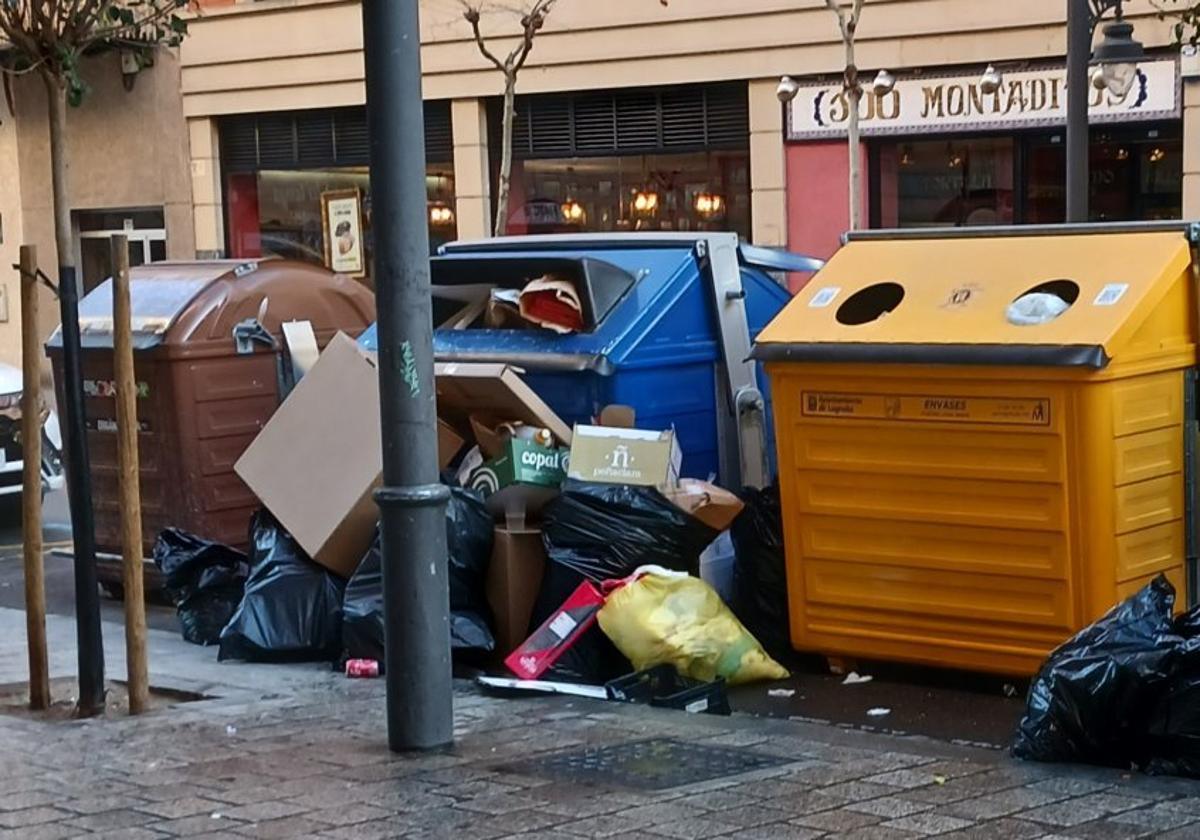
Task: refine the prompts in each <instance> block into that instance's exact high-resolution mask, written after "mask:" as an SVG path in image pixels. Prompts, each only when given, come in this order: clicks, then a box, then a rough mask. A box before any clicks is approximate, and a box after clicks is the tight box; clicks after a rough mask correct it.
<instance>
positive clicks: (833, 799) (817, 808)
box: [762, 790, 850, 815]
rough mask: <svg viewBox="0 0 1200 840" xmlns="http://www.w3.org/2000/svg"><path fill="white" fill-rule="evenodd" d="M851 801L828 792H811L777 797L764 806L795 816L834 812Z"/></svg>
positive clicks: (766, 800)
mask: <svg viewBox="0 0 1200 840" xmlns="http://www.w3.org/2000/svg"><path fill="white" fill-rule="evenodd" d="M849 801H850V800H849V799H847V798H846V797H844V796H838V795H837V794H835V793H829V792H828V791H826V790H810V791H805V792H804V793H796V794H792V795H790V796H775V797H772V798H771V799H764V800H763V803H762V804H763V805H765V806H767V807H768V808H777V809H779V810H781V811H788V812H789V813H791V814H793V815H797V814H817V813H820V812H821V811H832V810H833V809H834V808H841V807H843V806H844V805H846V804H847V803H848V802H849Z"/></svg>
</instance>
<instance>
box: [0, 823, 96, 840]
mask: <svg viewBox="0 0 1200 840" xmlns="http://www.w3.org/2000/svg"><path fill="white" fill-rule="evenodd" d="M79 836H80V832H79V829H78V828H72V827H71V826H69V825H65V824H64V823H42V824H40V825H29V826H23V827H22V828H5V829H0V840H63V838H65V837H79Z"/></svg>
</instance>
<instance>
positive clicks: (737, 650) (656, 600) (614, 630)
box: [597, 566, 788, 685]
mask: <svg viewBox="0 0 1200 840" xmlns="http://www.w3.org/2000/svg"><path fill="white" fill-rule="evenodd" d="M639 575H640V577H639ZM634 577H636V580H631V581H630V582H629V583H627V584H625V585H624V586H622V587H620V588H619V589H616V590H615V591H613V592H612V594H610V595H609V596H608V598H607V600H606V601H605V603H604V606H603V607H602V608H601V609H600V613H599V615H598V617H597V618H598V620H599V622H600V629H602V630H603V631H604V633H605V635H606V636H608V638H610V639H611V640H612V642H613V644H615V645H616V646H617V649H618V650H620V651H621V653H623V654H625V657H626V658H627V659H629V661H630V662H632V663H633V666H634V668H636V669H637V670H639V671H641V670H644V669H646V668H650V667H652V666H654V665H663V664H668V663H669V664H671V665H674V666H675V670H677V671H678V672H679V673H680V674H682V675H683V676H685V677H691V678H693V679H697V680H703V681H705V682H710V681H712V680H713V679H715V678H716V677H724V678H725V681H726V682H727V683H729V684H730V685H739V684H742V683H749V682H755V681H758V680H781V679H784V678H786V677H787V676H788V672H787V669H785V668H784V667H783V666H782V665H780V664H779V663H778V662H776V661H775V660H774V659H772V658H771V657H769V656H767V653H766V651H764V650H763V649H762V645H760V644H759V643H758V640H757V639H755V638H754V637H753V636H752V635H750V631H748V630H747V629H746V628H745V627H743V626H742V623H741V622H740V621H738V620H737V618H735V617H734V615H733V613H732V612H730V610H729V608H728V607H726V606H725V604H724V603H722V601H721V596H720V595H718V594H717V593H716V591H715V590H714V589H713V588H712V587H711V586H709V585H708V584H707V583H705V582H704V581H702V580H700V579H699V578H694V577H691V576H689V575H686V574H683V573H682V572H672V571H668V570H666V569H661V568H659V567H657V566H646V567H643V568H641V569H638V571H637V572H636V573H635V575H634Z"/></svg>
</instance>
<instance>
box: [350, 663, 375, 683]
mask: <svg viewBox="0 0 1200 840" xmlns="http://www.w3.org/2000/svg"><path fill="white" fill-rule="evenodd" d="M346 676H347V677H350V678H352V679H372V678H374V677H378V676H379V660H377V659H347V660H346Z"/></svg>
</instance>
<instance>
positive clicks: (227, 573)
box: [154, 528, 250, 645]
mask: <svg viewBox="0 0 1200 840" xmlns="http://www.w3.org/2000/svg"><path fill="white" fill-rule="evenodd" d="M154 565H156V566H157V567H158V570H159V571H160V572H162V575H163V585H164V587H165V588H166V590H167V594H168V595H169V596H170V598H171V602H172V603H173V604H174V605H175V611H176V613H177V614H178V615H179V626H180V629H181V630H182V632H183V638H184V640H185V641H188V642H191V643H192V644H194V645H215V644H216V643H217V641H218V640H219V639H220V637H221V628H222V627H224V626H225V625H226V624H227V623H228V622H229V618H230V616H232V615H233V613H234V610H236V609H237V605H238V604H239V603H241V600H242V591H243V589H244V587H245V584H246V576H247V574H249V571H250V564H249V563H248V562H247V558H246V555H245V554H242V552H240V551H237V550H236V549H233V548H230V547H229V546H227V545H222V544H220V543H215V542H212V541H210V540H206V539H202V538H201V537H197V536H196V535H195V534H189V533H187V532H186V531H181V530H179V529H178V528H168V529H166V530H165V531H163V532H162V533H161V534H159V535H158V539H156V540H155V541H154Z"/></svg>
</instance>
